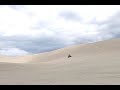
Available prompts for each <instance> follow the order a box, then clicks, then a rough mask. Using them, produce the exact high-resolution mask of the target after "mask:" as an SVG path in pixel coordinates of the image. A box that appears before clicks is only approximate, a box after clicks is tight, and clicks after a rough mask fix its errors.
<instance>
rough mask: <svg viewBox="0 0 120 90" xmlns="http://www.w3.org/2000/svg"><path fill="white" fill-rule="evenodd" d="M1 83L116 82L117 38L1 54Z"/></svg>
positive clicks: (119, 68)
mask: <svg viewBox="0 0 120 90" xmlns="http://www.w3.org/2000/svg"><path fill="white" fill-rule="evenodd" d="M68 54H71V55H72V57H71V58H68V57H67V56H68ZM0 84H1V85H3V84H5V85H106V84H109V85H114V84H115V85H116V84H117V85H119V84H120V39H111V40H105V41H100V42H96V43H89V44H80V45H73V46H69V47H65V48H62V49H58V50H54V51H50V52H46V53H41V54H34V55H26V56H18V57H8V56H0Z"/></svg>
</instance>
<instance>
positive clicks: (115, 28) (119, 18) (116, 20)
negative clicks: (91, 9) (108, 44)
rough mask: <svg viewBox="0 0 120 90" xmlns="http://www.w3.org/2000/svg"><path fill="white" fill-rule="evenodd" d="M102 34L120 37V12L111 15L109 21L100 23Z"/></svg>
mask: <svg viewBox="0 0 120 90" xmlns="http://www.w3.org/2000/svg"><path fill="white" fill-rule="evenodd" d="M98 30H99V32H100V34H101V36H103V37H105V36H108V37H109V36H110V37H111V38H119V37H120V12H119V13H117V14H115V15H113V16H111V17H110V18H109V19H108V20H107V21H105V22H102V24H101V25H99V29H98Z"/></svg>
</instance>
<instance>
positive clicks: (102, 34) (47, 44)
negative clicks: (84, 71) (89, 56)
mask: <svg viewBox="0 0 120 90" xmlns="http://www.w3.org/2000/svg"><path fill="white" fill-rule="evenodd" d="M119 37H120V6H119V5H118V6H117V5H106V6H105V5H1V6H0V54H1V55H26V54H36V53H41V52H46V51H51V50H55V49H58V48H62V47H65V46H69V45H73V44H81V43H89V42H96V41H101V40H106V39H111V38H119Z"/></svg>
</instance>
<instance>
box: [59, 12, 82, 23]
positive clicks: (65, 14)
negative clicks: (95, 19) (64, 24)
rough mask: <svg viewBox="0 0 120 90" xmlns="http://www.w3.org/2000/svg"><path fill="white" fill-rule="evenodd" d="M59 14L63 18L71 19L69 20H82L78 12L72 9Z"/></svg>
mask: <svg viewBox="0 0 120 90" xmlns="http://www.w3.org/2000/svg"><path fill="white" fill-rule="evenodd" d="M59 16H60V17H63V18H64V19H65V20H71V21H81V20H82V18H81V17H80V16H79V15H78V14H76V13H74V12H72V11H63V12H61V13H60V14H59Z"/></svg>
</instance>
